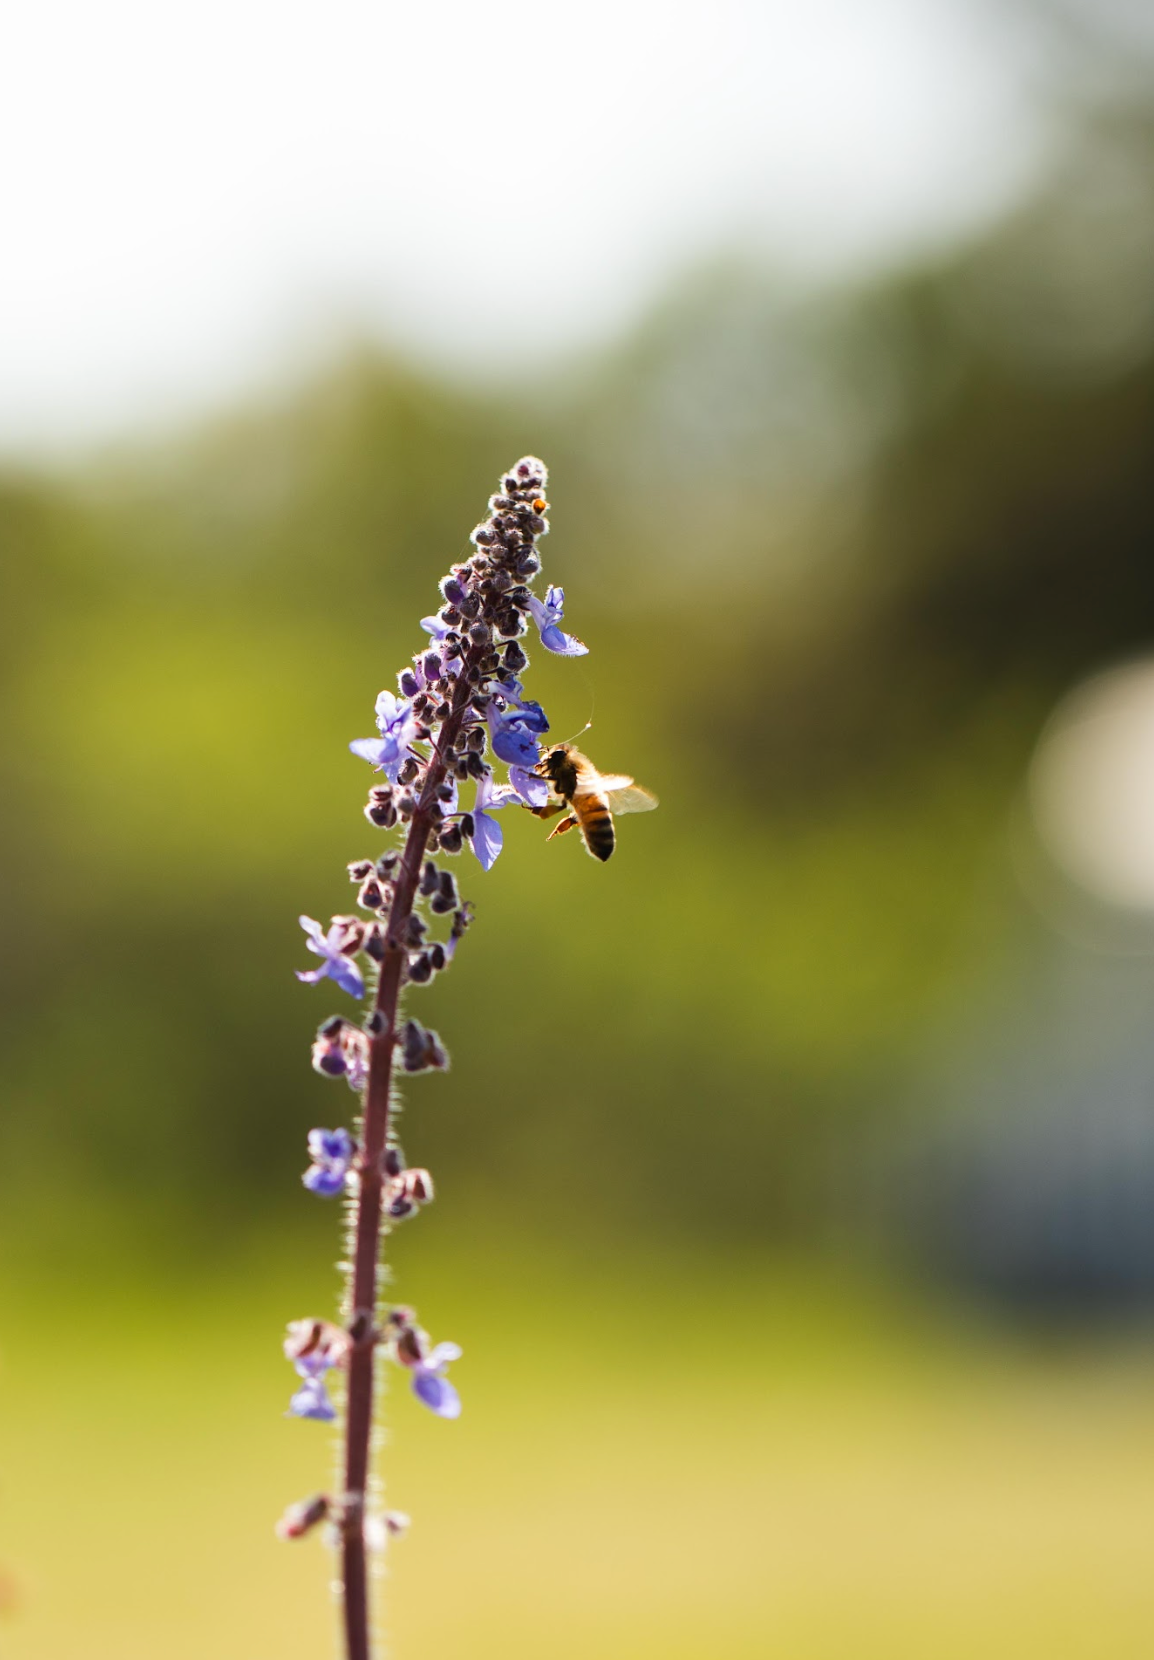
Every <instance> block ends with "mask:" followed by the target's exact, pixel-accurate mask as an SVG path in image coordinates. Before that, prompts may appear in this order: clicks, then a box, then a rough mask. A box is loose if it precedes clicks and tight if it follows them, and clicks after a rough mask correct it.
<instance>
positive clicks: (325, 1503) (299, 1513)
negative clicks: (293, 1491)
mask: <svg viewBox="0 0 1154 1660" xmlns="http://www.w3.org/2000/svg"><path fill="white" fill-rule="evenodd" d="M331 1502H332V1501H331V1500H330V1499H329V1496H328V1494H327V1493H317V1494H316V1495H315V1497H313V1498H311V1499H301V1500H300V1502H299V1503H298V1504H290V1505H289V1507H288V1509H287V1510H286V1511H285V1513H284V1515H283V1516H282V1517H281V1519H280V1521H279V1522H278V1523H277V1524H276V1529H275V1532H276V1536H277V1538H278V1539H303V1537H304V1536H305V1534H306V1533H308V1532H309V1531H310V1529H312V1528H314V1527H316V1525H317V1523H318V1522H323V1521H324V1519H325V1517H326V1516H327V1515H328V1514H329V1510H330V1508H331ZM387 1514H391V1512H386V1515H387ZM396 1514H398V1515H403V1514H404V1513H403V1512H402V1511H398V1512H396ZM382 1521H384V1525H385V1528H386V1529H388V1526H389V1524H388V1522H387V1521H385V1519H384V1517H382ZM400 1531H401V1532H402V1533H403V1532H404V1528H403V1527H402V1528H401V1529H400Z"/></svg>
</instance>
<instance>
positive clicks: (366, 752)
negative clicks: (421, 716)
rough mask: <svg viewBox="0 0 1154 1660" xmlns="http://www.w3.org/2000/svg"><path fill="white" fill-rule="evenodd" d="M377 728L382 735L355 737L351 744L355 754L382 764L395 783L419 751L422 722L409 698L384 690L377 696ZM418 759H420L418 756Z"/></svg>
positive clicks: (386, 773)
mask: <svg viewBox="0 0 1154 1660" xmlns="http://www.w3.org/2000/svg"><path fill="white" fill-rule="evenodd" d="M376 714H377V730H378V731H379V732H380V734H381V735H380V737H379V738H354V739H353V741H352V743H351V744H350V745H349V748H350V749H351V750H352V752H353V754H354V755H359V756H360V757H361V759H362V760H363V761H368V762H370V764H371V765H372V766H374V767H377V768H379V770H380V771H382V772H383V773H384V774H385V777H386V778H387V779H388V780H389V782H390V783H391V784H395V783H396V782H397V774H398V773H399V772H400V770H401V767H402V765H403V764H404V763H405V761H407V760H408V758H409V756H410V755H415V754H416V751H415V750H414V749H413V747H412V746H413V744H414V743H415V742H416V739H417V733H418V732H419V731H420V729H421V727H420V722H419V721H418V720H417V717H416V716H415V715H414V714H413V707H412V704H411V703H410V702H409V701H408V699H407V698H399V697H396V696H395V695H394V694H393V693H392V692H390V691H387V690H386V691H383V692H381V693H380V695H379V696H378V698H377V709H376ZM417 759H420V757H419V756H418V757H417Z"/></svg>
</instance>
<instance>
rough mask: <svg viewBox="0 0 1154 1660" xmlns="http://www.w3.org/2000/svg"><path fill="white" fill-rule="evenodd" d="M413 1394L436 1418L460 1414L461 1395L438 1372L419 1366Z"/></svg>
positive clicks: (457, 1416) (455, 1416)
mask: <svg viewBox="0 0 1154 1660" xmlns="http://www.w3.org/2000/svg"><path fill="white" fill-rule="evenodd" d="M413 1394H414V1395H415V1396H416V1397H417V1399H418V1400H419V1401H422V1402H423V1403H424V1404H425V1406H427V1407H428V1409H429V1411H430V1412H435V1413H436V1414H437V1417H438V1418H459V1417H460V1416H461V1397H460V1396H459V1395H458V1394H457V1391H456V1390H455V1389H454V1388H453V1385H452V1384H451V1383H450V1382H449V1380H448V1378H443V1377H441V1375H440V1373H439V1372H432V1371H429V1370H428V1368H427V1367H424V1366H419V1367H418V1368H417V1369H416V1371H415V1372H414V1373H413ZM294 1398H295V1397H294Z"/></svg>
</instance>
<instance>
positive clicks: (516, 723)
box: [489, 703, 541, 767]
mask: <svg viewBox="0 0 1154 1660" xmlns="http://www.w3.org/2000/svg"><path fill="white" fill-rule="evenodd" d="M489 741H490V743H491V744H492V745H493V754H494V755H495V756H496V757H497V759H498V761H504V762H506V763H507V764H510V765H513V766H519V767H535V766H536V765H537V762H538V761H539V760H540V759H541V751H540V750H539V749H538V748H537V742H536V739H535V738H534V737H533V735H532V734H531V733H530V732H529V731H528V729H527V728H526V727H525V725H524V723H523V722H522V721H521V719H520V717H519V716H518V715H517V714H516V713H514V712H513V711H512V710H500V709H498V708H497V706H496V704H493V703H491V704H490V705H489Z"/></svg>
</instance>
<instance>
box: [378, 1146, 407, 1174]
mask: <svg viewBox="0 0 1154 1660" xmlns="http://www.w3.org/2000/svg"><path fill="white" fill-rule="evenodd" d="M381 1165H382V1168H383V1170H384V1172H385V1175H386V1176H399V1175H400V1174H401V1172H402V1171H403V1170H404V1168H405V1155H404V1154H403V1153H402V1152H401V1149H400V1148H399V1147H397V1146H392V1147H386V1148H385V1152H384V1157H383V1158H382V1160H381Z"/></svg>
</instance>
